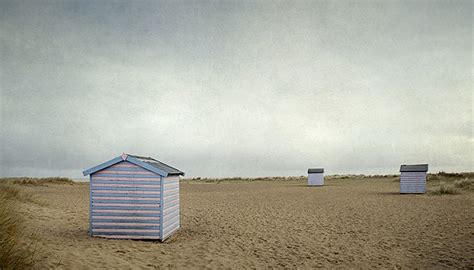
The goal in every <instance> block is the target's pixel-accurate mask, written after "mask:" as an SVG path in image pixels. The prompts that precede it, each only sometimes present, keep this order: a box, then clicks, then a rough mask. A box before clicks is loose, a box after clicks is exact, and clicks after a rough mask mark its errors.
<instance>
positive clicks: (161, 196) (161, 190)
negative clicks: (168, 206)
mask: <svg viewBox="0 0 474 270" xmlns="http://www.w3.org/2000/svg"><path fill="white" fill-rule="evenodd" d="M164 194H165V183H164V177H163V176H162V175H160V241H161V242H163V241H164V239H163V236H164V230H163V223H164V222H163V216H164V207H163V202H164Z"/></svg>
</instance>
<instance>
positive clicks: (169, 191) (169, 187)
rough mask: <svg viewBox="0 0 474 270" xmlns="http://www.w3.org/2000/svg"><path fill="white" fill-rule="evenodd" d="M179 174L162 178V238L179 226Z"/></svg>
mask: <svg viewBox="0 0 474 270" xmlns="http://www.w3.org/2000/svg"><path fill="white" fill-rule="evenodd" d="M179 208H180V205H179V176H177V175H173V176H168V177H165V178H163V222H162V228H163V232H162V240H164V239H166V238H168V237H169V236H170V235H171V234H172V233H173V232H175V231H176V230H177V229H179V227H180V218H179V216H180V209H179Z"/></svg>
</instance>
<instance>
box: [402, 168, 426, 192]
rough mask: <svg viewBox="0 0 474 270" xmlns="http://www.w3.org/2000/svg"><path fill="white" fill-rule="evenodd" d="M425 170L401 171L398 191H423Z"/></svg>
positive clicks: (424, 190)
mask: <svg viewBox="0 0 474 270" xmlns="http://www.w3.org/2000/svg"><path fill="white" fill-rule="evenodd" d="M425 192H426V172H401V173H400V193H425Z"/></svg>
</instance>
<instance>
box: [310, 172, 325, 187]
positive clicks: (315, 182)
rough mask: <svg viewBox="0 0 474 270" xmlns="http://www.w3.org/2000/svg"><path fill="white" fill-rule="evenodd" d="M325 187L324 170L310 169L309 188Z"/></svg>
mask: <svg viewBox="0 0 474 270" xmlns="http://www.w3.org/2000/svg"><path fill="white" fill-rule="evenodd" d="M322 185H324V169H323V168H313V169H308V186H322Z"/></svg>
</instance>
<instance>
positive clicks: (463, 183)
mask: <svg viewBox="0 0 474 270" xmlns="http://www.w3.org/2000/svg"><path fill="white" fill-rule="evenodd" d="M454 186H455V187H457V188H460V189H464V190H474V179H472V178H464V179H461V180H456V181H454Z"/></svg>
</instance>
